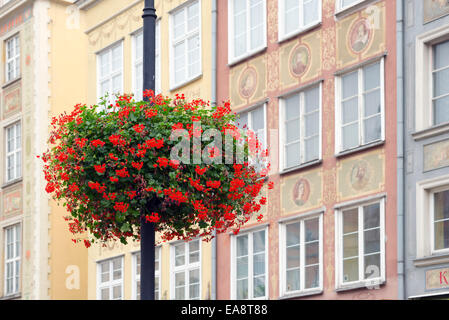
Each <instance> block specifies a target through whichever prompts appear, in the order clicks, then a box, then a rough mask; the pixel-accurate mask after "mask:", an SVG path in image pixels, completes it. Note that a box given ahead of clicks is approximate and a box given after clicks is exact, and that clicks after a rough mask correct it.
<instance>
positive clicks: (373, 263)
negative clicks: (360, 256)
mask: <svg viewBox="0 0 449 320" xmlns="http://www.w3.org/2000/svg"><path fill="white" fill-rule="evenodd" d="M364 273H365V279H373V278H378V277H380V254H373V255H369V256H365V270H364Z"/></svg>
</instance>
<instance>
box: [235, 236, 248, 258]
mask: <svg viewBox="0 0 449 320" xmlns="http://www.w3.org/2000/svg"><path fill="white" fill-rule="evenodd" d="M246 255H248V235H244V236H240V237H238V238H237V257H241V256H246Z"/></svg>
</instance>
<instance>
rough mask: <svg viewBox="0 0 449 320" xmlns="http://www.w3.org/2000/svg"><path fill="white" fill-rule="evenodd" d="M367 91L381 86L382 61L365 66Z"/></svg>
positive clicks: (365, 86)
mask: <svg viewBox="0 0 449 320" xmlns="http://www.w3.org/2000/svg"><path fill="white" fill-rule="evenodd" d="M363 75H364V89H365V91H368V90H371V89H374V88H378V87H380V63H376V64H372V65H369V66H366V67H365V68H363Z"/></svg>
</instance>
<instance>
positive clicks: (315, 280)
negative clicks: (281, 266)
mask: <svg viewBox="0 0 449 320" xmlns="http://www.w3.org/2000/svg"><path fill="white" fill-rule="evenodd" d="M305 276H306V279H305V281H306V283H305V286H306V289H310V288H316V287H319V286H320V267H319V266H311V267H306V274H305Z"/></svg>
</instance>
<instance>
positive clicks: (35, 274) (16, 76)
mask: <svg viewBox="0 0 449 320" xmlns="http://www.w3.org/2000/svg"><path fill="white" fill-rule="evenodd" d="M70 5H71V2H69V1H48V0H35V1H31V0H30V1H26V0H9V1H7V0H3V1H1V2H0V25H1V27H0V47H1V49H0V50H1V51H2V64H1V76H0V79H1V83H2V86H1V89H0V91H1V104H0V114H1V115H0V150H1V151H0V155H1V160H0V168H1V169H0V181H1V182H0V259H1V264H0V299H49V298H55V297H56V296H58V297H59V298H61V299H77V298H78V299H82V298H85V297H87V295H83V293H82V289H80V288H81V287H82V286H81V285H80V281H82V280H81V279H80V277H79V276H78V275H79V274H80V273H82V272H83V271H84V272H85V271H86V268H85V267H84V270H82V268H83V267H82V265H83V258H82V256H83V251H80V250H79V248H75V247H73V246H72V245H71V240H70V235H69V234H68V233H67V231H66V227H65V228H64V230H63V229H61V228H59V227H58V225H62V224H63V223H62V222H63V219H62V217H63V215H64V210H61V209H60V208H56V206H55V205H54V203H52V202H51V201H50V200H49V198H48V196H47V195H46V193H45V179H44V177H43V173H42V161H41V160H40V159H38V158H37V157H36V156H37V155H40V154H42V153H43V152H44V151H45V150H46V149H47V144H46V142H47V137H48V127H49V124H50V119H51V117H52V115H55V114H57V113H58V112H59V111H61V110H62V109H63V108H62V107H61V106H64V105H66V104H71V105H72V104H74V103H75V101H78V100H79V99H82V98H83V95H82V93H81V92H80V91H78V90H70V89H71V88H70V86H67V81H61V80H62V79H66V78H67V72H71V76H72V78H73V79H76V77H77V76H78V74H79V72H78V71H77V70H79V69H76V68H73V65H74V64H75V63H74V62H73V61H72V62H71V63H70V62H69V63H68V62H67V61H64V60H63V57H64V55H67V56H68V55H69V53H73V54H76V51H77V50H76V49H77V47H75V48H73V46H72V45H73V44H74V43H76V41H77V39H76V36H74V33H73V32H71V31H70V30H69V28H68V27H67V24H66V19H65V17H66V14H65V10H66V9H67V8H68V7H69V6H70ZM50 35H51V36H52V38H50ZM61 35H65V37H67V36H68V37H70V38H66V39H65V40H64V38H63V37H61ZM64 41H65V44H66V45H65V46H64V45H63V42H64ZM70 49H74V51H72V52H70V51H69V50H70ZM79 49H80V50H82V49H81V48H79ZM56 54H57V55H59V58H56ZM61 62H62V63H61ZM58 63H59V66H58ZM84 70H85V69H84ZM58 108H59V109H58ZM85 275H86V276H87V273H85ZM70 276H72V277H70ZM67 277H69V279H68V281H67V282H66V280H67ZM85 284H86V283H85V282H84V285H85ZM85 292H86V293H87V290H85Z"/></svg>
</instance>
